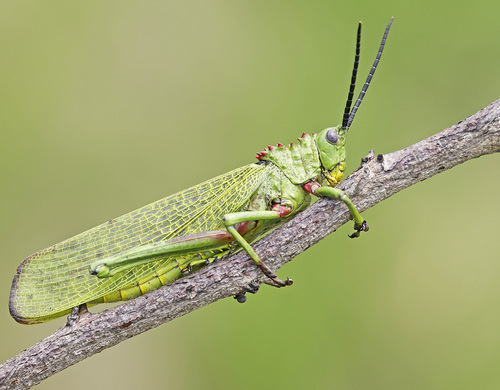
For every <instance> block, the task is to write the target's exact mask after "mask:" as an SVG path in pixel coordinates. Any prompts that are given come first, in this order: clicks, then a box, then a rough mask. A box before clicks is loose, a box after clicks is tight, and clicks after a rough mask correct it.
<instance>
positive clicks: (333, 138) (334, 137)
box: [326, 129, 339, 145]
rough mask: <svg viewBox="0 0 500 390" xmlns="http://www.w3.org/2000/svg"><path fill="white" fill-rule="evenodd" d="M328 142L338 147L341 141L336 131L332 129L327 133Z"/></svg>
mask: <svg viewBox="0 0 500 390" xmlns="http://www.w3.org/2000/svg"><path fill="white" fill-rule="evenodd" d="M326 140H327V141H328V142H330V143H331V144H332V145H336V144H337V142H338V141H339V135H338V133H337V131H336V130H335V129H330V130H328V131H327V132H326Z"/></svg>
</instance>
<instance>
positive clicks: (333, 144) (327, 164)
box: [316, 126, 347, 187]
mask: <svg viewBox="0 0 500 390" xmlns="http://www.w3.org/2000/svg"><path fill="white" fill-rule="evenodd" d="M346 136H347V129H342V127H341V126H337V127H329V128H327V129H325V130H323V131H322V132H321V133H319V134H318V135H317V137H316V145H317V147H318V152H319V158H320V161H321V173H322V175H323V177H324V178H325V180H326V181H327V182H328V185H329V186H331V187H335V186H336V185H337V184H338V183H339V182H340V180H342V176H343V174H344V170H345V159H346V149H345V143H346Z"/></svg>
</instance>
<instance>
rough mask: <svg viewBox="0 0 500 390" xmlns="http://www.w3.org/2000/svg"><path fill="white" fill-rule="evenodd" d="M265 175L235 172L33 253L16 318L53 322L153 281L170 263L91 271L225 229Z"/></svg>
mask: <svg viewBox="0 0 500 390" xmlns="http://www.w3.org/2000/svg"><path fill="white" fill-rule="evenodd" d="M265 171H266V165H263V164H260V165H259V164H251V165H247V166H244V167H242V168H238V169H235V170H233V171H231V172H228V173H226V174H223V175H221V176H218V177H216V178H214V179H211V180H208V181H206V182H204V183H201V184H198V185H196V186H194V187H191V188H189V189H187V190H184V191H181V192H179V193H177V194H174V195H171V196H169V197H166V198H164V199H161V200H158V201H156V202H154V203H151V204H149V205H147V206H144V207H141V208H140V209H138V210H135V211H132V212H130V213H128V214H125V215H123V216H121V217H119V218H116V219H113V220H111V221H108V222H106V223H103V224H102V225H99V226H96V227H95V228H92V229H90V230H87V231H86V232H83V233H81V234H79V235H77V236H75V237H72V238H70V239H68V240H65V241H63V242H61V243H59V244H56V245H53V246H51V247H49V248H47V249H44V250H42V251H40V252H36V253H34V254H33V255H31V256H29V257H28V258H26V259H25V260H24V261H23V262H22V263H21V265H20V266H19V267H18V269H17V274H16V276H15V277H14V282H13V285H12V291H11V297H10V308H11V314H12V315H13V316H14V317H15V318H16V319H17V320H18V321H20V322H25V323H37V322H44V321H48V320H50V319H52V318H55V317H59V316H60V315H62V314H64V313H66V312H69V311H70V310H71V308H72V307H74V306H77V305H80V304H82V303H86V302H90V301H93V300H95V299H98V298H100V297H102V296H104V295H106V294H109V293H111V292H114V291H117V290H119V289H122V288H124V287H127V286H130V285H132V284H133V283H135V282H137V281H138V280H139V279H142V278H144V277H146V276H148V275H151V274H152V273H154V271H155V270H157V269H159V268H161V267H163V266H165V265H166V264H167V263H168V262H169V261H171V260H170V259H164V260H159V261H155V262H153V263H149V264H145V265H141V266H139V267H136V268H133V269H130V270H127V271H124V272H121V273H119V274H117V275H115V276H113V277H111V278H105V279H99V278H97V277H96V276H92V275H90V273H89V265H90V264H91V263H92V262H94V261H96V260H99V259H103V261H104V259H106V258H107V257H109V256H112V255H116V254H118V253H121V252H124V251H126V250H129V249H131V248H134V247H137V246H139V245H143V244H146V243H152V242H157V241H162V240H165V239H169V238H173V237H177V236H183V235H186V234H190V233H197V232H204V231H210V230H217V229H223V228H224V224H223V222H222V217H223V216H224V214H227V213H231V212H236V211H240V210H241V209H242V207H244V206H245V205H246V204H247V203H248V201H249V199H250V198H251V196H252V194H253V193H254V192H255V191H256V190H257V188H258V186H259V185H260V183H261V182H262V181H263V179H264V177H265Z"/></svg>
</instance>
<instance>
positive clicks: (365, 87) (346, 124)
mask: <svg viewBox="0 0 500 390" xmlns="http://www.w3.org/2000/svg"><path fill="white" fill-rule="evenodd" d="M393 19H394V18H391V20H390V21H389V24H387V27H386V28H385V32H384V36H383V37H382V42H381V43H380V47H379V49H378V53H377V57H376V58H375V61H374V62H373V65H372V68H371V70H370V73H369V74H368V77H367V78H366V81H365V84H364V85H363V89H361V92H360V93H359V96H358V100H356V103H354V107H353V108H352V111H351V112H350V114H349V116H348V118H347V120H346V116H347V115H346V113H347V111H348V108H350V107H351V103H352V95H353V93H354V87H353V80H354V83H355V82H356V73H357V68H358V64H357V62H359V46H360V42H359V40H360V38H361V23H360V24H359V26H358V39H357V44H356V57H355V61H354V69H353V71H352V74H353V75H352V77H351V86H350V88H349V95H348V98H347V103H346V108H345V111H344V118H343V120H342V128H343V129H348V128H349V127H350V126H351V123H352V121H353V120H354V116H355V115H356V112H357V111H358V108H359V106H360V104H361V101H362V100H363V98H364V97H365V94H366V91H367V90H368V87H369V86H370V82H371V81H372V77H373V75H374V74H375V70H376V69H377V66H378V63H379V61H380V57H382V52H383V51H384V46H385V41H386V39H387V34H389V30H390V28H391V25H392V20H393ZM351 91H352V92H351Z"/></svg>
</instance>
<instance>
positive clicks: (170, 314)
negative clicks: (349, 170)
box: [0, 100, 500, 389]
mask: <svg viewBox="0 0 500 390" xmlns="http://www.w3.org/2000/svg"><path fill="white" fill-rule="evenodd" d="M499 151H500V100H497V101H496V102H494V103H492V104H490V105H489V106H488V107H486V108H484V109H482V110H480V111H479V112H477V113H476V114H475V115H473V116H471V117H469V118H467V119H465V120H463V121H461V122H459V123H458V124H456V125H454V126H452V127H450V128H448V129H446V130H444V131H442V132H441V133H439V134H436V135H434V136H432V137H430V138H427V139H425V140H423V141H421V142H418V143H416V144H414V145H412V146H410V147H408V148H405V149H403V150H399V151H397V152H394V153H390V154H386V155H384V156H377V157H374V156H373V152H372V153H371V155H370V156H368V159H367V161H366V162H364V163H363V164H362V166H361V167H360V168H358V169H357V170H356V171H355V172H354V173H353V174H352V175H350V176H349V177H348V178H347V179H346V180H344V181H343V182H342V183H341V184H340V186H339V188H341V189H343V190H344V191H346V192H347V193H348V194H349V196H350V197H351V199H352V201H353V203H354V204H355V205H356V206H357V208H358V210H359V211H364V210H366V209H368V208H370V207H372V206H374V205H375V204H377V203H379V202H381V201H382V200H384V199H386V198H388V197H389V196H391V195H393V194H395V193H396V192H398V191H401V190H402V189H405V188H407V187H409V186H411V185H413V184H415V183H418V182H419V181H422V180H425V179H427V178H429V177H431V176H433V175H435V174H437V173H439V172H443V171H445V170H447V169H450V168H453V167H454V166H456V165H458V164H461V163H463V162H465V161H467V160H470V159H472V158H477V157H480V156H482V155H485V154H490V153H495V152H499ZM380 157H382V158H380ZM349 219H350V215H349V212H348V211H347V208H346V207H345V206H344V205H343V204H341V203H339V202H336V201H332V200H329V199H321V200H319V201H318V202H316V203H315V204H314V205H313V206H311V207H310V208H308V209H307V210H306V211H304V212H303V213H301V214H299V215H298V216H297V217H295V218H294V219H293V220H292V221H290V222H289V223H287V224H286V225H284V226H283V227H281V228H280V229H278V230H276V231H275V232H273V233H272V234H270V235H269V236H267V237H265V238H263V239H262V240H260V241H259V242H258V243H255V244H253V247H254V248H255V250H256V251H257V253H258V254H259V255H260V256H261V257H262V259H263V260H265V261H266V263H267V264H268V265H269V266H270V267H271V268H272V269H274V270H277V269H279V268H280V267H282V266H283V265H284V264H285V263H287V262H288V261H290V260H291V259H292V258H294V257H295V256H297V255H298V254H299V253H301V252H303V251H304V250H306V249H307V248H309V247H310V246H311V245H314V244H315V243H317V242H318V241H320V240H321V239H322V238H324V237H325V236H327V235H328V234H330V233H331V232H333V231H335V230H336V229H337V228H339V227H340V226H341V225H343V224H344V223H346V222H347V221H348V220H349ZM263 282H266V280H265V277H264V276H263V275H262V273H261V272H260V270H259V269H258V268H257V267H256V266H255V265H254V264H253V262H252V261H251V260H250V259H249V257H248V256H247V255H246V254H245V253H243V252H240V253H237V254H236V255H234V256H232V257H231V258H230V259H227V260H224V261H220V262H218V263H216V264H212V265H211V266H209V267H206V268H205V269H202V270H201V271H199V272H196V273H194V274H193V275H190V276H187V277H185V278H183V279H181V280H179V281H177V282H175V283H173V284H171V285H168V286H165V287H163V288H161V289H159V290H157V291H154V292H152V293H150V294H147V295H145V296H142V297H139V298H137V299H134V300H133V301H130V302H127V303H124V304H122V305H120V306H118V307H115V308H113V309H109V310H106V311H104V312H101V313H99V314H87V315H83V316H82V317H80V318H79V320H78V321H77V322H76V323H74V324H73V325H71V326H70V325H66V326H64V327H62V328H61V329H59V330H57V331H56V332H55V333H54V334H52V335H50V336H49V337H47V338H46V339H44V340H42V341H40V342H39V343H37V344H36V345H34V346H33V347H31V348H28V349H26V350H24V351H22V352H21V353H20V354H19V355H17V356H16V357H14V358H12V359H10V360H8V361H7V362H5V363H4V364H2V365H1V366H0V389H27V388H30V387H32V386H34V385H36V384H37V383H39V382H41V381H42V380H44V379H45V378H48V377H49V376H51V375H53V374H55V373H57V372H59V371H61V370H64V369H65V368H67V367H69V366H71V365H73V364H75V363H78V362H79V361H81V360H83V359H85V358H87V357H89V356H92V355H94V354H95V353H97V352H100V351H102V350H104V349H106V348H109V347H112V346H113V345H116V344H118V343H120V342H122V341H123V340H126V339H128V338H130V337H133V336H135V335H137V334H139V333H142V332H145V331H147V330H149V329H151V328H154V327H157V326H159V325H161V324H163V323H165V322H168V321H171V320H173V319H174V318H177V317H180V316H182V315H184V314H187V313H189V312H191V311H193V310H196V309H198V308H200V307H202V306H205V305H208V304H210V303H212V302H215V301H217V300H219V299H222V298H227V297H230V296H232V295H235V294H237V293H240V292H242V291H245V289H246V288H247V287H248V286H249V285H250V284H251V283H253V284H254V285H256V286H258V285H259V284H260V283H263Z"/></svg>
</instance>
